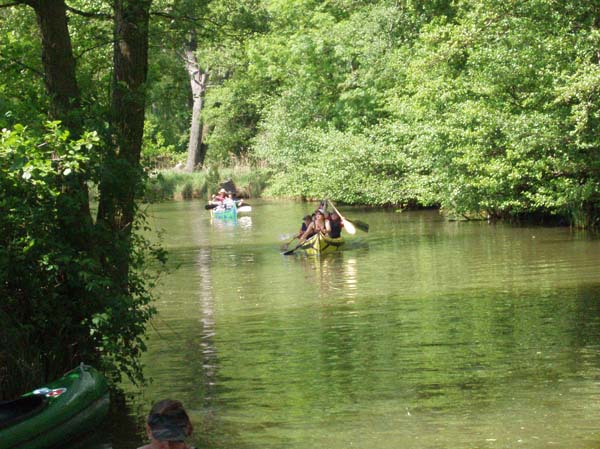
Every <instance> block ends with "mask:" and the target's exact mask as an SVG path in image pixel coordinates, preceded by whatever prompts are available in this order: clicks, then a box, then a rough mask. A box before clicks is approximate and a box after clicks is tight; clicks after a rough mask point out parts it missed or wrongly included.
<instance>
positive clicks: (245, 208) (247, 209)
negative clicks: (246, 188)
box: [237, 206, 252, 212]
mask: <svg viewBox="0 0 600 449" xmlns="http://www.w3.org/2000/svg"><path fill="white" fill-rule="evenodd" d="M237 211H238V212H252V207H251V206H240V207H238V208H237Z"/></svg>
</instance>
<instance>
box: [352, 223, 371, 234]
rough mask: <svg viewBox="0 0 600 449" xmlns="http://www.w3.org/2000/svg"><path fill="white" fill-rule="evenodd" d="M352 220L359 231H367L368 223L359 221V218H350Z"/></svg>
mask: <svg viewBox="0 0 600 449" xmlns="http://www.w3.org/2000/svg"><path fill="white" fill-rule="evenodd" d="M352 222H353V223H354V226H356V227H357V228H358V229H360V230H361V231H363V232H369V224H368V223H365V222H364V221H360V220H352Z"/></svg>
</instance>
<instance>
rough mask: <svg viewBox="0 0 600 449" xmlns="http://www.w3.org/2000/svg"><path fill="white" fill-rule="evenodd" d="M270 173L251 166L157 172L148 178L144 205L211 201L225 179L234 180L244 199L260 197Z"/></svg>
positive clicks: (214, 166)
mask: <svg viewBox="0 0 600 449" xmlns="http://www.w3.org/2000/svg"><path fill="white" fill-rule="evenodd" d="M270 175H271V172H270V171H269V170H266V169H261V168H256V167H251V166H249V165H235V166H233V167H223V168H221V169H219V168H218V167H217V166H216V165H211V166H209V167H208V168H207V169H204V170H200V171H196V172H193V173H185V172H181V171H176V170H169V169H167V170H158V171H157V172H155V173H153V174H152V175H151V176H149V178H148V180H147V182H146V187H145V194H144V201H147V202H155V201H167V200H173V199H186V200H191V199H196V198H198V199H202V200H208V199H209V198H210V196H211V195H212V194H215V193H216V192H217V190H218V188H219V186H220V185H221V183H222V182H223V181H224V180H226V179H231V180H232V181H233V182H234V184H235V185H236V186H237V188H238V190H239V193H240V194H241V195H243V196H244V197H248V198H252V197H258V196H260V195H261V194H262V192H263V190H264V189H265V188H266V186H267V181H268V180H269V177H270Z"/></svg>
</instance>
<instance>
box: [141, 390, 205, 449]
mask: <svg viewBox="0 0 600 449" xmlns="http://www.w3.org/2000/svg"><path fill="white" fill-rule="evenodd" d="M193 430H194V427H193V426H192V422H191V421H190V417H189V416H188V414H187V412H186V411H185V409H184V408H183V405H182V404H181V402H179V401H175V400H172V399H163V400H162V401H158V402H157V403H156V404H154V406H153V407H152V409H151V410H150V413H149V414H148V418H147V419H146V434H147V435H148V438H150V443H149V444H147V445H145V446H142V447H140V448H138V449H194V448H193V447H192V446H189V445H188V444H187V443H186V442H185V440H186V439H187V438H188V437H189V436H190V435H191V434H192V432H193Z"/></svg>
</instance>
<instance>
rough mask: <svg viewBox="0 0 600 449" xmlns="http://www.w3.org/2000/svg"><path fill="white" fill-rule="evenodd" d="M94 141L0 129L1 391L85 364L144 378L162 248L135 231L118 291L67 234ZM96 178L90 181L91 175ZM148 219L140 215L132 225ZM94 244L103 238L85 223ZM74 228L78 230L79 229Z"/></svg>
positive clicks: (54, 129) (54, 132)
mask: <svg viewBox="0 0 600 449" xmlns="http://www.w3.org/2000/svg"><path fill="white" fill-rule="evenodd" d="M97 144H98V139H97V137H96V136H95V135H94V134H93V133H86V134H84V135H83V136H82V137H81V139H78V140H70V139H69V135H68V132H66V131H62V130H61V129H60V128H59V127H58V126H57V124H56V123H52V124H49V126H48V131H47V132H46V133H45V134H44V135H42V136H38V135H35V134H34V133H32V132H30V131H28V130H27V129H25V128H23V127H22V126H19V125H17V126H15V127H14V128H13V129H12V130H6V129H5V130H3V131H2V133H1V134H0V209H1V210H2V214H0V229H2V233H0V297H2V301H1V302H0V320H1V321H2V323H3V325H2V327H1V330H0V392H1V396H2V397H4V398H7V397H11V396H13V395H15V394H19V393H22V392H23V390H24V389H27V388H30V387H32V386H34V385H39V382H40V381H41V380H43V379H49V378H50V379H51V378H53V377H58V376H59V375H61V374H62V373H63V372H64V371H65V370H66V369H68V368H72V367H73V366H75V365H76V364H78V363H79V362H82V361H83V362H86V363H92V364H95V365H97V366H99V367H101V368H102V369H103V370H104V371H105V372H107V373H108V374H109V375H111V376H114V377H118V376H119V372H124V373H126V374H128V375H130V376H132V377H133V378H139V374H140V371H139V370H140V366H139V355H140V352H141V351H142V350H143V349H144V341H143V335H144V330H145V325H146V322H147V321H148V320H149V319H150V317H151V316H152V314H153V313H154V309H153V308H152V307H151V306H150V295H149V293H148V289H149V288H150V287H151V285H152V279H153V278H154V277H153V276H150V275H149V274H148V273H143V272H142V271H141V270H143V267H144V260H147V257H148V256H149V255H150V254H152V255H153V256H156V257H158V258H159V260H162V258H163V256H164V255H163V254H162V252H160V251H157V250H156V248H154V247H152V246H151V245H150V244H149V243H148V242H146V241H145V240H143V239H142V238H140V237H139V236H138V235H137V234H136V233H134V237H133V239H134V242H133V245H132V253H131V256H130V260H131V270H130V277H129V288H128V294H118V293H116V292H118V291H122V290H121V289H119V288H114V287H115V286H114V285H113V284H112V282H113V281H111V277H110V275H109V273H108V272H107V271H106V267H104V266H103V265H102V263H101V262H100V261H99V259H98V257H97V256H96V254H95V253H94V251H93V250H92V248H93V246H92V245H90V251H89V252H86V251H75V250H74V249H73V247H72V245H70V244H69V242H68V241H67V238H68V232H69V230H68V229H65V223H69V215H72V216H78V215H77V211H75V210H73V207H74V205H72V204H70V203H69V200H68V196H66V195H65V186H67V185H68V179H69V177H73V176H84V177H90V178H91V177H92V175H91V174H92V173H94V172H95V170H94V164H95V163H96V162H95V161H94V159H93V158H92V157H91V156H92V155H93V154H94V152H93V151H94V150H95V149H96V147H95V146H96V145H97ZM89 180H92V179H89ZM142 224H143V217H142V218H141V219H140V221H138V222H137V223H136V228H138V227H139V226H140V225H142ZM76 225H77V226H81V228H80V229H77V232H87V238H88V239H89V240H90V242H92V241H94V240H95V239H96V238H97V236H96V232H98V230H96V229H95V228H93V227H85V226H83V224H81V223H80V224H76ZM72 231H75V229H73V230H72Z"/></svg>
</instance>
